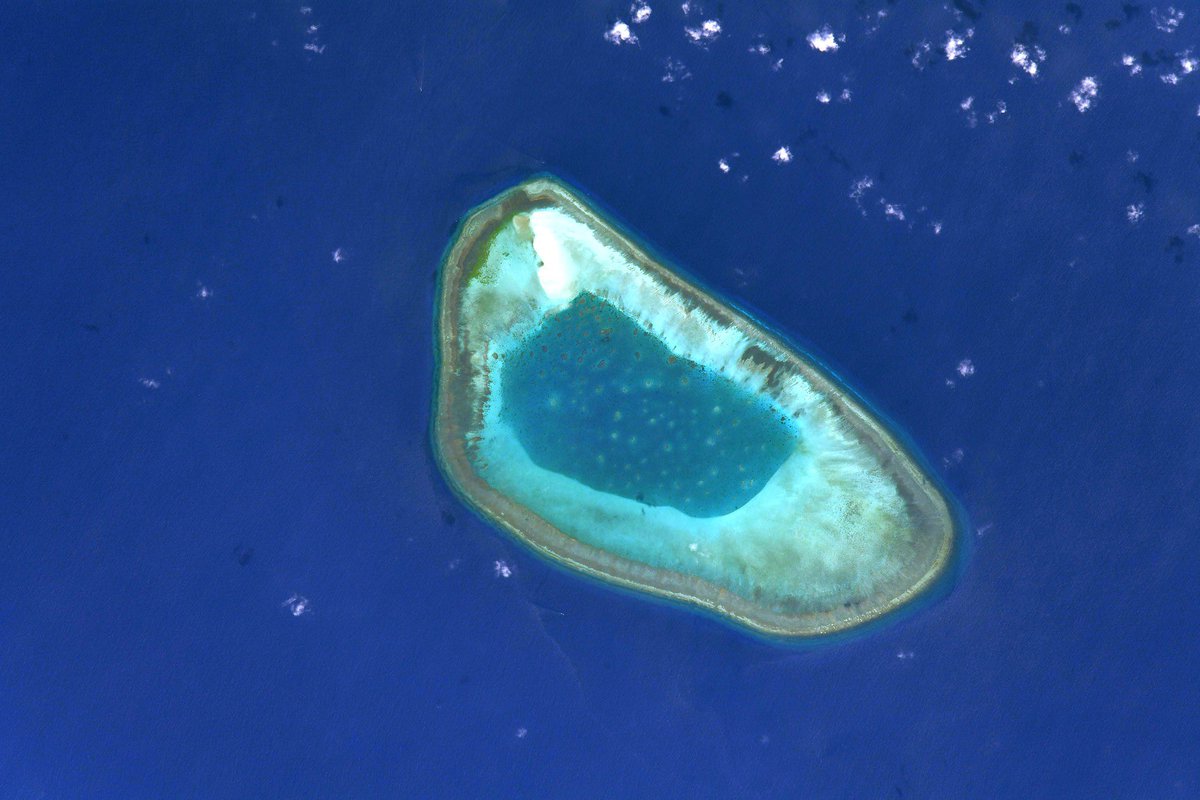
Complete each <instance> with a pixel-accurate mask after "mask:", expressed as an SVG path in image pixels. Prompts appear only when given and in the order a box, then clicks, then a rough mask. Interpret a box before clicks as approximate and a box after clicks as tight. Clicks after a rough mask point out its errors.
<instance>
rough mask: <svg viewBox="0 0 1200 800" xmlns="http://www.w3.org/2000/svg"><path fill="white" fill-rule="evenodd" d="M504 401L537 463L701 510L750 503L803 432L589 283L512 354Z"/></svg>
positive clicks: (632, 494) (616, 490) (651, 501)
mask: <svg viewBox="0 0 1200 800" xmlns="http://www.w3.org/2000/svg"><path fill="white" fill-rule="evenodd" d="M501 400H502V407H503V409H504V411H503V417H504V419H505V421H506V422H507V423H508V424H509V425H511V426H512V427H513V429H514V430H515V431H516V433H517V437H518V438H519V439H520V440H521V443H522V444H523V445H524V447H525V449H526V450H527V451H528V453H529V456H530V458H532V459H533V461H534V462H535V463H537V464H538V465H539V466H541V467H543V468H545V469H549V470H553V471H555V472H558V473H561V474H563V475H567V476H569V477H571V478H574V479H576V480H578V481H581V482H582V483H585V484H587V485H588V486H591V487H592V488H594V489H598V490H600V491H604V492H609V493H612V494H617V495H620V496H622V497H627V498H630V499H633V500H637V501H639V502H644V503H646V504H647V505H654V506H657V505H668V506H673V507H675V508H677V509H679V510H680V511H683V512H684V513H686V514H689V515H691V516H695V517H715V516H720V515H722V514H727V513H729V512H731V511H733V510H735V509H737V508H739V507H740V506H742V505H743V504H745V503H746V502H747V501H748V500H750V498H752V497H753V496H754V495H755V494H757V493H758V491H759V490H760V489H761V488H762V487H763V485H764V484H765V483H766V481H767V480H768V479H769V478H770V477H771V475H773V474H774V473H775V471H776V470H777V469H778V468H779V466H780V464H782V463H783V461H784V459H786V458H787V457H788V455H789V454H791V453H792V452H793V451H794V450H795V448H796V446H797V443H798V437H797V434H796V431H795V428H794V427H793V426H792V425H791V424H790V422H789V421H788V420H786V419H785V418H784V417H783V416H782V415H781V412H780V411H779V410H778V409H777V408H775V407H773V406H771V405H770V404H769V403H766V402H764V401H763V400H761V399H759V398H757V397H756V396H755V395H753V394H752V393H750V392H748V391H746V390H745V389H743V388H741V387H740V386H738V385H737V384H735V383H734V382H733V381H732V380H730V379H729V378H726V377H725V376H723V375H720V374H717V373H714V372H712V371H711V370H708V369H706V368H704V367H701V366H700V365H698V364H696V363H694V362H692V361H689V360H687V359H682V358H677V357H676V356H674V355H673V354H672V353H671V351H670V350H668V349H667V347H666V346H665V345H664V344H663V343H662V342H661V341H659V339H658V338H656V337H655V336H653V335H651V334H650V333H648V332H647V331H645V330H644V329H643V328H642V327H641V326H639V325H638V324H637V322H636V321H634V320H633V319H632V318H631V317H629V316H628V315H626V314H624V313H623V312H621V311H620V310H618V309H617V308H616V307H614V306H613V305H612V304H610V303H608V302H606V301H605V300H603V299H601V298H599V297H596V296H594V295H591V294H586V293H585V294H582V295H580V296H579V297H578V298H576V299H575V300H574V301H573V302H572V303H571V304H570V306H568V307H567V308H566V309H564V310H563V311H560V312H559V313H557V314H555V315H554V316H552V317H551V318H550V319H548V320H547V321H546V322H545V323H544V324H543V325H542V326H541V327H540V328H538V330H537V331H536V332H534V333H533V334H532V335H531V336H529V337H528V338H527V339H526V340H525V341H524V342H522V343H521V345H520V346H519V347H518V348H516V349H515V350H514V351H512V352H510V353H509V354H508V355H507V357H506V360H505V366H504V371H503V379H502V381H501Z"/></svg>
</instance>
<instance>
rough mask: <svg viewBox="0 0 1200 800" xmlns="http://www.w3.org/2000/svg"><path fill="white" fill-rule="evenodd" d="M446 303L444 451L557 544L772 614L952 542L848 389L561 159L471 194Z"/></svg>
mask: <svg viewBox="0 0 1200 800" xmlns="http://www.w3.org/2000/svg"><path fill="white" fill-rule="evenodd" d="M436 326H437V331H436V336H437V339H436V341H437V347H438V364H437V382H436V390H435V400H434V418H433V443H434V450H435V453H436V456H437V459H438V463H439V465H440V466H441V469H442V471H443V472H444V473H445V475H446V478H447V479H448V481H449V483H450V485H451V486H452V487H453V488H454V489H455V491H456V492H457V493H458V494H459V495H460V496H461V497H462V498H463V499H464V500H465V501H466V502H467V503H468V504H470V505H471V506H472V507H473V508H475V509H476V510H477V511H478V512H479V513H480V514H481V515H483V516H484V517H485V518H486V519H488V520H490V521H491V522H492V523H494V524H495V525H497V526H498V527H500V528H502V529H504V530H506V531H508V532H509V533H511V534H513V535H514V536H516V537H518V538H519V539H521V540H523V541H524V542H526V543H528V544H529V545H531V546H532V547H534V548H535V549H537V550H538V551H540V552H541V553H543V554H545V555H547V556H549V557H550V558H552V559H554V560H555V561H558V562H560V563H562V564H565V565H567V566H569V567H572V568H575V569H578V570H581V571H583V572H585V573H588V574H591V575H593V576H596V577H599V578H602V579H604V580H606V581H611V582H614V583H617V584H620V585H623V586H626V587H630V588H633V589H638V590H642V591H646V592H650V593H653V594H656V595H659V596H665V597H669V598H673V599H676V600H679V601H683V602H685V603H689V604H693V605H696V606H700V607H702V608H705V609H708V610H709V611H712V612H715V613H717V614H719V615H721V616H723V617H725V618H727V619H730V620H733V621H736V622H738V623H741V624H743V625H746V626H748V627H750V628H752V629H754V630H756V631H758V632H761V633H766V634H771V635H780V636H818V635H822V634H828V633H833V632H836V631H841V630H845V629H847V628H850V627H853V626H855V625H859V624H862V623H865V622H868V621H870V620H873V619H875V618H877V617H879V616H880V615H882V614H885V613H887V612H889V611H891V610H893V609H895V608H897V607H899V606H901V605H903V604H904V603H906V602H908V601H909V600H911V599H913V598H914V597H916V596H917V595H919V594H920V593H921V592H922V591H923V590H925V589H928V588H929V587H930V586H931V585H932V584H933V582H934V581H935V580H936V578H937V577H938V576H939V575H940V574H941V573H942V572H943V571H944V570H945V569H946V567H947V565H948V563H949V561H950V555H951V552H952V549H953V546H954V540H955V535H956V534H955V520H954V516H953V514H952V513H951V511H950V508H949V505H948V503H947V501H946V499H945V497H943V495H942V493H941V492H940V491H939V489H938V488H937V486H936V485H935V484H934V482H933V481H932V480H931V479H930V478H929V476H928V475H926V474H925V473H924V471H923V470H922V469H921V467H920V465H919V464H918V463H917V461H916V460H915V459H914V458H913V457H911V456H910V454H909V453H907V452H906V451H905V450H904V449H903V448H902V447H901V446H900V444H899V443H898V442H897V440H896V438H895V437H894V436H893V435H892V434H890V433H889V432H888V431H887V430H886V429H885V428H884V426H883V425H882V423H881V422H880V421H879V420H877V419H876V418H875V417H874V416H873V415H871V414H870V413H869V412H868V411H867V410H866V409H865V408H864V407H863V406H862V404H861V403H859V402H858V401H857V400H856V399H855V397H854V396H853V395H852V393H851V392H850V391H849V390H847V389H846V388H845V387H843V386H841V385H840V384H839V383H838V382H837V381H836V379H835V378H833V376H831V375H829V374H828V373H827V372H825V371H824V370H822V369H821V368H820V367H819V366H818V365H817V364H816V363H815V362H814V361H813V360H812V359H810V358H808V357H807V356H805V355H804V354H803V353H801V352H799V351H798V350H797V349H795V348H794V347H792V346H791V345H789V344H788V343H787V342H785V341H783V340H781V339H780V338H779V337H778V336H776V335H775V334H773V333H771V332H770V331H768V330H767V329H766V328H765V327H763V326H762V325H760V324H758V323H756V322H755V321H754V320H753V319H752V318H751V317H749V316H748V315H746V314H744V313H742V312H741V311H739V310H737V309H735V308H733V307H732V306H731V305H729V304H728V303H726V302H723V301H722V300H721V299H719V298H718V297H716V296H715V295H714V294H712V293H710V292H707V291H705V290H704V289H702V288H700V287H699V286H697V285H695V284H694V283H693V282H691V281H688V280H686V279H685V278H684V277H683V276H681V275H680V274H678V273H676V272H674V271H672V270H671V269H669V268H668V267H667V266H665V265H664V264H662V263H660V262H659V261H657V260H656V259H654V258H653V257H651V256H650V255H649V254H648V253H647V252H646V251H645V250H644V248H642V247H641V246H640V245H639V244H638V243H637V242H636V241H635V240H634V239H633V238H632V237H631V236H629V235H627V234H625V233H623V232H622V231H621V230H620V229H619V228H618V226H616V225H615V224H613V223H611V222H609V221H608V220H606V219H605V218H603V217H602V216H601V215H600V214H599V213H598V212H596V211H595V210H594V209H593V208H591V207H590V206H589V205H588V204H587V202H586V201H585V200H584V199H583V198H582V197H581V196H580V195H578V194H577V193H575V192H574V191H572V190H571V189H570V188H568V187H567V186H566V185H564V184H563V183H561V182H560V181H558V180H556V179H553V178H550V177H546V176H539V177H536V178H534V179H531V180H529V181H526V182H525V183H523V184H521V185H519V186H517V187H515V188H513V189H510V190H508V191H505V192H503V193H501V194H500V195H498V196H497V197H496V198H494V199H493V200H491V201H489V202H487V203H485V204H483V205H481V206H479V207H478V208H476V209H474V210H473V211H471V212H470V213H469V214H468V215H467V216H466V217H465V218H464V220H463V221H462V222H461V224H460V225H459V227H458V230H457V231H456V233H455V237H454V239H453V241H452V242H451V244H450V247H449V248H448V250H447V251H446V255H445V257H444V260H443V263H442V266H441V272H440V275H439V290H438V306H437V312H436Z"/></svg>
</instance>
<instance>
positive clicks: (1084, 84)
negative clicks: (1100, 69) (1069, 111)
mask: <svg viewBox="0 0 1200 800" xmlns="http://www.w3.org/2000/svg"><path fill="white" fill-rule="evenodd" d="M1099 95H1100V84H1099V83H1098V82H1097V81H1096V79H1095V78H1094V77H1092V76H1091V75H1089V76H1087V77H1086V78H1084V79H1083V80H1081V81H1080V82H1079V85H1078V86H1076V87H1075V88H1074V89H1072V90H1071V102H1072V103H1074V104H1075V108H1077V109H1079V113H1081V114H1082V113H1083V112H1085V111H1087V110H1088V109H1089V108H1091V107H1092V105H1093V104H1094V103H1095V102H1096V98H1097V97H1098V96H1099Z"/></svg>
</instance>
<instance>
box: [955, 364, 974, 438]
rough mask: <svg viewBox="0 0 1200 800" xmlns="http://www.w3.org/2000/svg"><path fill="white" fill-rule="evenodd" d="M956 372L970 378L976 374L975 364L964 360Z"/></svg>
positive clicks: (956, 368)
mask: <svg viewBox="0 0 1200 800" xmlns="http://www.w3.org/2000/svg"><path fill="white" fill-rule="evenodd" d="M955 372H957V373H958V374H959V375H961V376H963V377H964V378H969V377H971V376H972V375H974V374H975V363H974V362H973V361H971V359H969V358H964V359H963V360H962V361H960V362H958V366H957V367H955ZM960 460H961V459H960Z"/></svg>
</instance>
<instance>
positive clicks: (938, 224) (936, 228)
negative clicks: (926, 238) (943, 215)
mask: <svg viewBox="0 0 1200 800" xmlns="http://www.w3.org/2000/svg"><path fill="white" fill-rule="evenodd" d="M929 227H931V228H933V235H934V236H939V235H941V233H942V221H941V220H940V219H936V220H934V221H933V222H931V223H929Z"/></svg>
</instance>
